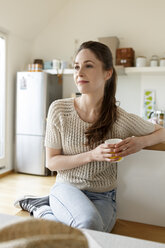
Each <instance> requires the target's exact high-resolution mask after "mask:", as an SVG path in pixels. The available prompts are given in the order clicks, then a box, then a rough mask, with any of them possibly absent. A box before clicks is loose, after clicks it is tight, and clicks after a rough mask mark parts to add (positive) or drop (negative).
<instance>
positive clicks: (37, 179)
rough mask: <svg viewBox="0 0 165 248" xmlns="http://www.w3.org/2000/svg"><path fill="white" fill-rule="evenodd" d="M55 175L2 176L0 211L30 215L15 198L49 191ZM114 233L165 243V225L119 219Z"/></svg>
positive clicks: (13, 174)
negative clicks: (14, 204)
mask: <svg viewBox="0 0 165 248" xmlns="http://www.w3.org/2000/svg"><path fill="white" fill-rule="evenodd" d="M54 182H55V176H49V177H44V176H32V175H26V174H16V173H12V174H9V175H7V176H5V177H2V178H0V213H5V214H10V215H19V216H29V214H28V213H27V212H25V211H20V210H19V209H17V208H15V207H14V206H13V202H14V201H15V199H17V198H19V197H20V196H23V195H25V194H32V195H37V196H40V195H41V196H42V195H46V194H48V193H49V190H50V187H51V186H52V185H53V184H54ZM112 233H114V234H119V235H124V236H129V237H134V238H140V239H145V240H150V241H156V242H161V243H165V227H158V226H153V225H146V224H142V223H137V222H130V221H126V220H117V222H116V225H115V227H114V229H113V230H112Z"/></svg>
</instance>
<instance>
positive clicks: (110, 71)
mask: <svg viewBox="0 0 165 248" xmlns="http://www.w3.org/2000/svg"><path fill="white" fill-rule="evenodd" d="M112 74H113V69H112V68H111V69H109V70H108V71H106V74H105V81H107V80H108V79H110V78H111V77H112Z"/></svg>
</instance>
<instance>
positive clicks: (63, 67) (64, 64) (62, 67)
mask: <svg viewBox="0 0 165 248" xmlns="http://www.w3.org/2000/svg"><path fill="white" fill-rule="evenodd" d="M66 68H67V61H64V60H61V69H62V70H64V69H66Z"/></svg>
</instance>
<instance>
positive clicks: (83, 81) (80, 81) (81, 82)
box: [78, 80, 89, 84]
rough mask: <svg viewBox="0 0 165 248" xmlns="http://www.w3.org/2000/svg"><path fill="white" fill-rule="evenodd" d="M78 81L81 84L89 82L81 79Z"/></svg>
mask: <svg viewBox="0 0 165 248" xmlns="http://www.w3.org/2000/svg"><path fill="white" fill-rule="evenodd" d="M78 83H79V84H86V83H89V81H85V80H79V81H78Z"/></svg>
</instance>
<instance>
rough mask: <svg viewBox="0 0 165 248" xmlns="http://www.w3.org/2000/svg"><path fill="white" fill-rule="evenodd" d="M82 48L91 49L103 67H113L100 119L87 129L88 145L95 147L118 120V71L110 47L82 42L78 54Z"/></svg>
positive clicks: (97, 43)
mask: <svg viewBox="0 0 165 248" xmlns="http://www.w3.org/2000/svg"><path fill="white" fill-rule="evenodd" d="M82 49H89V50H91V52H93V53H94V54H95V56H96V57H97V58H98V59H99V60H100V61H101V62H102V64H103V69H104V70H109V69H112V70H113V73H112V76H111V78H110V79H109V80H107V81H106V83H105V88H104V96H103V100H102V104H101V109H100V113H99V117H98V119H97V120H96V121H95V122H94V123H93V124H92V125H91V126H90V127H89V128H88V129H87V130H86V132H85V135H86V138H87V142H86V145H88V146H90V147H93V146H94V145H97V144H98V143H99V142H100V141H104V139H105V137H106V135H107V133H108V132H109V131H112V127H113V124H114V123H115V121H116V120H117V106H116V98H115V94H116V71H115V69H114V67H113V59H112V53H111V51H110V49H109V48H108V47H107V46H106V45H104V44H102V43H100V42H96V41H87V42H84V43H82V44H81V46H80V47H79V49H78V51H77V54H78V53H79V52H80V51H81V50H82Z"/></svg>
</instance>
